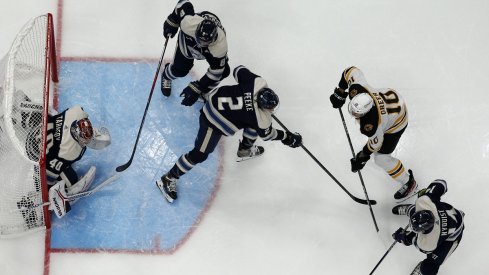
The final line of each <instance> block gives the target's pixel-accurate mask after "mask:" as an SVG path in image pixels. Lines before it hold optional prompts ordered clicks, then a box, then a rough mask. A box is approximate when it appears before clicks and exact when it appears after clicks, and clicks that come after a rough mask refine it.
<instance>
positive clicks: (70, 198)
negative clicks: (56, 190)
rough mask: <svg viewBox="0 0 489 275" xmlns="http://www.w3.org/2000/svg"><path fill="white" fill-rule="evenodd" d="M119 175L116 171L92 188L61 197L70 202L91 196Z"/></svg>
mask: <svg viewBox="0 0 489 275" xmlns="http://www.w3.org/2000/svg"><path fill="white" fill-rule="evenodd" d="M119 177H120V174H119V173H116V174H114V175H113V176H111V177H110V178H108V179H106V180H105V181H103V182H102V183H100V184H99V185H97V186H96V187H95V188H93V189H90V190H87V191H85V192H80V193H77V194H73V195H66V196H63V198H64V199H65V200H67V201H69V202H71V201H74V200H78V199H81V198H84V197H88V196H91V195H93V194H95V193H96V192H98V191H99V190H100V189H102V188H104V187H105V186H107V185H109V184H110V183H112V182H114V181H116V180H117V179H119ZM50 204H51V202H44V203H41V204H38V205H33V206H31V207H19V208H17V209H15V210H11V211H10V212H17V211H26V210H32V209H35V208H38V207H43V206H47V205H50Z"/></svg>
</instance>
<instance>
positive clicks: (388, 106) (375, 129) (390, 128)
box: [339, 67, 408, 152]
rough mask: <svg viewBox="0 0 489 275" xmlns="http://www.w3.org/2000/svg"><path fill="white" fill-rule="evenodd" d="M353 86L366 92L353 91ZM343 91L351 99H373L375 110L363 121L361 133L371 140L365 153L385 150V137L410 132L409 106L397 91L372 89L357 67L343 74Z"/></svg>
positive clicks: (340, 84) (341, 85)
mask: <svg viewBox="0 0 489 275" xmlns="http://www.w3.org/2000/svg"><path fill="white" fill-rule="evenodd" d="M353 84H359V85H361V86H362V87H363V88H365V90H360V91H358V90H356V89H349V88H350V86H351V85H353ZM339 87H340V88H342V89H343V90H346V89H348V94H349V97H350V99H352V98H353V97H354V96H355V95H357V94H358V93H362V92H366V93H368V94H369V95H370V96H371V97H372V99H373V102H374V107H372V109H371V110H370V111H369V112H368V113H367V114H365V115H364V116H363V117H361V118H360V131H361V132H362V134H364V135H366V136H367V137H368V138H369V139H368V142H367V144H366V145H365V148H364V149H367V150H368V151H369V152H377V151H379V150H380V148H381V147H382V143H383V141H384V134H393V133H397V132H399V131H401V130H403V129H404V128H406V126H407V124H408V112H407V108H406V103H405V102H404V99H403V98H402V96H401V95H400V94H399V93H397V92H396V91H395V90H393V89H374V88H372V87H371V86H370V85H369V84H368V83H367V81H366V80H365V76H364V75H363V72H362V71H361V70H360V69H358V68H356V67H350V68H348V69H346V70H345V71H343V74H342V76H341V80H340V83H339ZM364 151H365V150H364Z"/></svg>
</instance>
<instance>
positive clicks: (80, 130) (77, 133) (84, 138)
mask: <svg viewBox="0 0 489 275" xmlns="http://www.w3.org/2000/svg"><path fill="white" fill-rule="evenodd" d="M71 136H72V137H73V138H74V139H75V140H76V141H78V143H79V144H80V145H81V146H86V145H87V144H88V143H90V141H92V139H93V128H92V123H91V122H90V120H89V119H88V118H83V119H80V120H75V121H73V123H72V124H71Z"/></svg>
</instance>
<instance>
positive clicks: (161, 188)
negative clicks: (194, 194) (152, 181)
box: [156, 180, 173, 203]
mask: <svg viewBox="0 0 489 275" xmlns="http://www.w3.org/2000/svg"><path fill="white" fill-rule="evenodd" d="M160 182H161V181H160V180H158V181H156V187H158V189H160V192H161V194H163V196H164V197H165V199H166V200H167V201H168V202H169V203H172V202H173V198H172V197H170V195H168V194H167V193H166V192H165V188H164V187H163V183H161V185H160V184H159V183H160Z"/></svg>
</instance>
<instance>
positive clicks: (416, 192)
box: [396, 188, 419, 204]
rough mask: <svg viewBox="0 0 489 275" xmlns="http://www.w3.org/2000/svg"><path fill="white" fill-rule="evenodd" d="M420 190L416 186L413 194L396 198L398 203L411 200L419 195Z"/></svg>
mask: <svg viewBox="0 0 489 275" xmlns="http://www.w3.org/2000/svg"><path fill="white" fill-rule="evenodd" d="M418 192H419V190H418V188H416V189H414V192H413V193H412V194H411V195H409V196H407V197H405V198H402V199H399V200H396V203H397V204H400V203H403V202H405V201H407V200H409V199H410V198H412V197H415V196H417V195H418Z"/></svg>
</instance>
